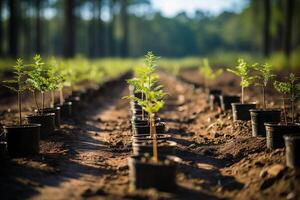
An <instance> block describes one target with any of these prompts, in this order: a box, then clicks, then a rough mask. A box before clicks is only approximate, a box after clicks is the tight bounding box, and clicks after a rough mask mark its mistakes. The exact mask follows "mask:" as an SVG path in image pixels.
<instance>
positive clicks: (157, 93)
mask: <svg viewBox="0 0 300 200" xmlns="http://www.w3.org/2000/svg"><path fill="white" fill-rule="evenodd" d="M157 59H158V57H156V56H155V55H154V54H153V53H152V52H148V53H147V55H146V56H145V64H146V66H145V68H144V70H143V72H144V73H143V75H142V76H141V77H143V78H144V79H143V80H142V81H139V80H135V81H134V83H133V82H132V81H130V82H129V83H130V84H131V83H133V86H135V87H137V88H138V91H141V92H142V93H143V94H144V95H145V98H144V99H140V98H138V97H135V96H129V97H125V98H129V99H132V100H134V101H136V102H137V103H138V104H139V105H140V106H141V107H142V108H143V109H144V110H145V111H146V112H147V113H148V116H149V123H150V136H151V138H152V139H153V161H154V162H158V151H157V135H156V127H155V114H156V113H157V112H158V111H159V110H160V109H161V108H163V106H164V101H163V97H164V96H165V93H164V92H163V91H162V86H161V85H158V84H157V79H158V75H157V74H155V70H156V62H157ZM142 83H143V84H142Z"/></svg>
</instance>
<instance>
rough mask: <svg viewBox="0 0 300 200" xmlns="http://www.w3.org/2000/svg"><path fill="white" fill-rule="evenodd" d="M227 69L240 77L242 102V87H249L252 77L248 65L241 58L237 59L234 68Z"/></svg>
mask: <svg viewBox="0 0 300 200" xmlns="http://www.w3.org/2000/svg"><path fill="white" fill-rule="evenodd" d="M227 71H229V72H231V73H233V74H235V75H237V76H239V77H240V78H241V82H240V85H241V88H242V103H244V89H245V88H247V87H249V86H250V85H251V84H252V82H253V79H254V77H253V76H252V75H251V68H250V66H249V65H248V64H247V63H246V62H245V61H244V60H243V59H241V58H240V59H238V65H237V66H236V67H235V68H234V69H227Z"/></svg>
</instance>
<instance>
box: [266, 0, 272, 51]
mask: <svg viewBox="0 0 300 200" xmlns="http://www.w3.org/2000/svg"><path fill="white" fill-rule="evenodd" d="M270 21H271V5H270V0H264V56H265V57H268V56H269V55H270Z"/></svg>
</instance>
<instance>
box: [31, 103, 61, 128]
mask: <svg viewBox="0 0 300 200" xmlns="http://www.w3.org/2000/svg"><path fill="white" fill-rule="evenodd" d="M34 112H35V113H38V110H34ZM39 112H41V110H39ZM43 113H54V114H55V127H56V128H57V129H59V127H60V107H54V108H44V110H43Z"/></svg>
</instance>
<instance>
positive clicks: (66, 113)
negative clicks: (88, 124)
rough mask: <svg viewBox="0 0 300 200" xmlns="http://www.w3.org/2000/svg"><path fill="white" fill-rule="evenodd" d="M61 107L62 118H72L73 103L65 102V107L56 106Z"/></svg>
mask: <svg viewBox="0 0 300 200" xmlns="http://www.w3.org/2000/svg"><path fill="white" fill-rule="evenodd" d="M56 106H57V107H60V116H61V118H62V119H69V118H72V102H64V104H63V105H59V104H58V105H56Z"/></svg>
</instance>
